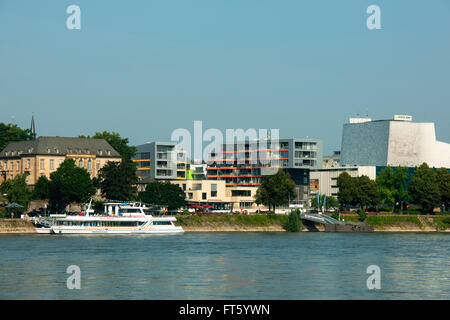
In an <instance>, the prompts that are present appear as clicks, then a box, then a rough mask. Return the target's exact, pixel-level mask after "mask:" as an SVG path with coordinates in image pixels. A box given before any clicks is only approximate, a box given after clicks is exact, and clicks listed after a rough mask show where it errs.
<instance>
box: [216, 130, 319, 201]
mask: <svg viewBox="0 0 450 320" xmlns="http://www.w3.org/2000/svg"><path fill="white" fill-rule="evenodd" d="M207 164H208V165H207V179H209V180H225V182H226V187H228V188H230V191H231V192H234V193H235V194H239V193H242V194H246V195H247V194H249V198H252V197H253V198H254V194H255V193H256V189H257V188H258V187H259V185H260V184H261V180H262V178H263V177H264V176H266V175H273V174H275V173H276V172H277V171H278V170H279V169H284V170H285V171H287V172H288V173H289V174H290V175H291V178H292V179H293V180H294V182H295V184H296V192H297V195H298V196H297V199H294V200H297V201H298V202H306V200H307V198H308V193H309V191H308V190H309V170H310V169H318V168H321V167H322V141H320V140H315V139H310V138H305V139H298V138H292V139H280V140H278V141H276V140H273V141H272V140H270V139H268V140H257V141H251V142H242V143H234V144H223V145H222V146H221V148H220V150H219V151H217V152H213V153H211V155H210V158H209V159H208V162H207ZM249 201H251V199H250V200H249ZM253 201H254V199H253ZM246 205H247V206H249V207H253V208H254V207H255V206H256V205H255V204H250V203H248V204H246Z"/></svg>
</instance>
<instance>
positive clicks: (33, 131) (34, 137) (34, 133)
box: [30, 114, 36, 140]
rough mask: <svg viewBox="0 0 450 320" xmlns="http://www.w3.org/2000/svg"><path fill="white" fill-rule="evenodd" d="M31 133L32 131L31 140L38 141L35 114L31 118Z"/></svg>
mask: <svg viewBox="0 0 450 320" xmlns="http://www.w3.org/2000/svg"><path fill="white" fill-rule="evenodd" d="M30 131H31V140H34V139H36V127H35V125H34V114H33V115H32V116H31V127H30Z"/></svg>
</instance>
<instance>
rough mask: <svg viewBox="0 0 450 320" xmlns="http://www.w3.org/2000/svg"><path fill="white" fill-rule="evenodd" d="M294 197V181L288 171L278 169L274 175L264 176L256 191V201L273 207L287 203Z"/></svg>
mask: <svg viewBox="0 0 450 320" xmlns="http://www.w3.org/2000/svg"><path fill="white" fill-rule="evenodd" d="M294 197H295V183H294V181H292V179H291V176H290V175H289V173H287V172H285V171H284V170H282V169H280V170H278V172H277V173H276V174H274V175H270V176H265V177H263V179H262V182H261V185H260V187H259V188H258V190H257V191H256V201H255V202H256V203H257V204H263V205H265V206H268V207H269V210H271V208H273V209H275V208H276V206H280V205H284V204H288V203H289V199H294Z"/></svg>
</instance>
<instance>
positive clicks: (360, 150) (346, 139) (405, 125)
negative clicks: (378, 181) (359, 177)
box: [341, 115, 450, 168]
mask: <svg viewBox="0 0 450 320" xmlns="http://www.w3.org/2000/svg"><path fill="white" fill-rule="evenodd" d="M424 162H426V163H427V164H428V165H429V166H430V167H445V168H450V144H448V143H445V142H441V141H437V140H436V133H435V128H434V123H432V122H412V117H411V116H404V115H400V116H399V115H396V116H395V117H394V119H393V120H371V119H369V118H367V119H366V120H365V121H361V119H358V121H354V119H350V121H349V123H347V124H344V129H343V133H342V146H341V165H342V166H403V167H417V166H420V165H421V164H422V163H424Z"/></svg>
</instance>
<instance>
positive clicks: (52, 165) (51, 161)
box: [50, 159, 55, 169]
mask: <svg viewBox="0 0 450 320" xmlns="http://www.w3.org/2000/svg"><path fill="white" fill-rule="evenodd" d="M54 162H55V161H54V160H53V159H52V160H50V169H53V168H54V167H55V165H54Z"/></svg>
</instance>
